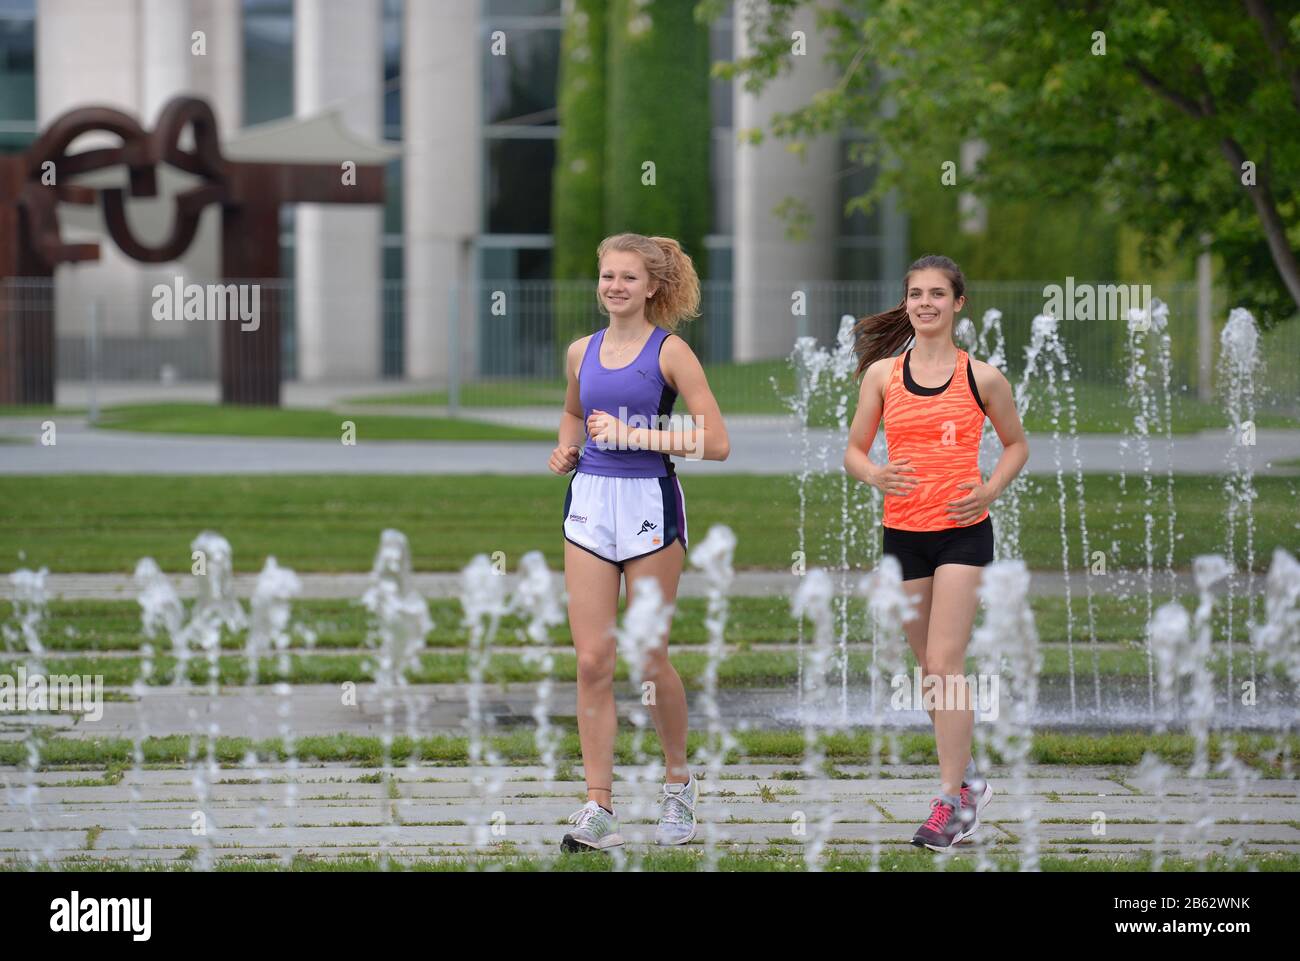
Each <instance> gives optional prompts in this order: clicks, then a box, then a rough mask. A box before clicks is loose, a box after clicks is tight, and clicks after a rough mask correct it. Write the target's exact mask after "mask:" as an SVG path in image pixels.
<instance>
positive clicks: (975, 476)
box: [882, 349, 989, 531]
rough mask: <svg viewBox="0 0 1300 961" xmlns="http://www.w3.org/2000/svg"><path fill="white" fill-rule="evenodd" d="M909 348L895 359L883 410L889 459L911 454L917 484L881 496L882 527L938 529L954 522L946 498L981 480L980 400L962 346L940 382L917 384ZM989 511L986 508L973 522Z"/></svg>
mask: <svg viewBox="0 0 1300 961" xmlns="http://www.w3.org/2000/svg"><path fill="white" fill-rule="evenodd" d="M911 354H912V351H911V350H910V349H909V350H907V351H906V352H904V353H902V354H900V355H899V356H897V357H895V358H894V366H893V369H892V370H891V371H890V374H889V385H888V386H887V387H886V388H885V404H884V410H883V414H882V416H883V418H884V426H885V441H886V443H887V445H888V447H889V460H890V462H891V463H892V462H893V461H896V460H898V459H899V458H902V457H910V458H911V466H912V467H914V468H916V473H915V474H914V475H913V476H914V477H915V478H916V481H917V484H916V486H915V487H914V488H913V489H912V490H911V491H910V492H908V493H907V494H904V495H903V496H902V497H899V496H898V495H896V494H886V495H885V516H884V526H885V527H892V528H894V529H895V530H901V531H939V530H948V529H951V528H954V527H956V526H957V525H956V524H955V523H953V520H952V515H951V514H950V513H948V510H947V508H948V502H949V501H955V500H960V499H961V498H963V497H965V496H966V495H967V494H969V493H970V488H963V487H958V486H957V485H958V484H960V483H962V482H964V481H974V482H975V483H977V484H978V483H981V482H982V478H981V477H980V467H979V454H980V436H981V435H982V434H983V433H984V405H983V402H982V401H981V400H980V399H979V391H978V389H977V388H976V386H975V376H974V373H973V372H972V371H971V368H970V358H969V357H968V356H967V354H966V351H964V350H960V349H959V350H958V351H957V366H956V367H954V368H953V372H952V377H950V378H949V380H948V383H946V384H944V385H943V386H942V387H921V386H920V385H918V384H917V383H916V382H915V381H914V380H912V376H911V364H910V358H911ZM988 516H989V512H988V511H987V510H986V511H985V512H984V513H983V514H982V515H981V516H980V517H978V518H976V520H975V521H973V522H972V523H975V524H978V523H980V521H982V520H984V518H985V517H988Z"/></svg>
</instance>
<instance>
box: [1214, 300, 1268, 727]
mask: <svg viewBox="0 0 1300 961" xmlns="http://www.w3.org/2000/svg"><path fill="white" fill-rule="evenodd" d="M1259 366H1260V358H1259V328H1257V327H1256V326H1255V318H1254V317H1252V316H1251V314H1250V311H1248V310H1246V309H1244V308H1242V307H1235V308H1233V309H1232V311H1231V312H1230V313H1229V314H1228V322H1227V324H1225V325H1224V328H1223V332H1222V334H1220V336H1219V384H1220V388H1221V390H1222V391H1223V394H1224V404H1225V406H1226V408H1227V413H1228V424H1229V426H1228V430H1229V432H1230V435H1231V438H1230V440H1231V443H1230V444H1229V445H1228V455H1227V456H1228V474H1227V476H1226V477H1225V478H1224V482H1223V483H1224V493H1225V494H1226V495H1227V499H1228V511H1227V524H1226V525H1225V526H1224V539H1225V541H1226V543H1225V545H1224V551H1225V553H1226V554H1227V556H1228V558H1229V560H1230V561H1232V560H1233V559H1234V558H1235V557H1236V538H1237V525H1238V523H1239V520H1238V518H1239V517H1240V523H1241V524H1242V526H1243V527H1244V528H1245V541H1246V543H1245V552H1246V557H1245V567H1246V597H1247V604H1248V610H1247V619H1248V620H1252V621H1253V620H1254V618H1255V591H1254V587H1255V497H1256V496H1257V494H1256V492H1255V462H1254V447H1255V375H1256V373H1257V372H1258V368H1259ZM1227 607H1228V610H1227V618H1228V626H1227V631H1228V715H1229V717H1231V716H1232V710H1233V703H1232V702H1233V700H1234V697H1233V692H1234V690H1235V685H1234V679H1233V663H1232V646H1233V630H1232V621H1233V607H1234V604H1233V585H1232V582H1231V581H1229V582H1228V600H1227ZM1250 679H1251V682H1252V684H1253V683H1254V681H1255V663H1254V659H1253V656H1252V660H1251V665H1250Z"/></svg>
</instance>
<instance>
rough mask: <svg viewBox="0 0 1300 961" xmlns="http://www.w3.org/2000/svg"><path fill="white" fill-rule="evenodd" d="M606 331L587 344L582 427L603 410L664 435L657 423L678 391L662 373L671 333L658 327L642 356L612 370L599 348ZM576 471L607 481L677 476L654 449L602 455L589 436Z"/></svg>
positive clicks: (581, 375)
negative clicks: (662, 356) (663, 354)
mask: <svg viewBox="0 0 1300 961" xmlns="http://www.w3.org/2000/svg"><path fill="white" fill-rule="evenodd" d="M608 329H609V328H608V327H604V328H602V329H601V330H598V331H596V333H595V334H593V335H592V338H591V340H589V341H588V342H587V351H586V353H584V354H583V355H582V366H580V367H579V368H578V397H579V399H580V400H581V401H582V415H583V421H584V424H585V422H586V418H588V417H590V416H591V412H592V411H593V410H596V409H599V410H603V411H605V413H607V414H612V415H613V416H614V417H617V418H619V419H620V420H622V421H624V422H626V423H628V424H629V426H632V427H649V428H652V429H655V430H662V429H663V425H662V424H661V423H660V422H659V421H658V420H657V419H656V418H658V417H661V416H667V415H668V414H671V413H672V410H673V402H674V401H676V400H677V392H676V391H675V390H673V389H672V388H671V387H669V386H668V382H667V381H665V380H664V377H663V374H662V373H661V372H660V370H659V353H660V351H661V350H662V349H663V345H664V340H665V338H667V337H668V335H669V332H668V331H666V330H664V329H663V328H662V327H656V328H655V329H654V330H653V331H651V332H650V336H649V337H648V338H647V339H646V342H645V344H644V345H643V346H642V348H641V353H639V354H637V356H636V359H635V360H633V361H632V362H631V363H630V364H628V365H627V366H626V367H616V368H614V369H613V370H611V369H609V368H608V367H605V366H604V365H603V364H601V362H600V345H601V344H602V343H604V341H605V331H606V330H608ZM577 470H578V471H580V472H582V473H585V474H601V475H604V476H606V477H666V476H668V475H670V474H674V473H676V471H675V470H674V469H673V462H672V460H671V459H670V458H669V456H668V455H667V454H664V453H662V452H660V451H654V450H631V449H628V450H618V449H616V448H613V447H610V448H608V449H604V450H602V449H601V448H600V447H599V446H598V445H597V444H596V442H595V441H593V440H592V439H591V438H590V437H588V438H587V443H586V445H585V446H584V447H583V448H582V457H580V458H579V459H578V467H577Z"/></svg>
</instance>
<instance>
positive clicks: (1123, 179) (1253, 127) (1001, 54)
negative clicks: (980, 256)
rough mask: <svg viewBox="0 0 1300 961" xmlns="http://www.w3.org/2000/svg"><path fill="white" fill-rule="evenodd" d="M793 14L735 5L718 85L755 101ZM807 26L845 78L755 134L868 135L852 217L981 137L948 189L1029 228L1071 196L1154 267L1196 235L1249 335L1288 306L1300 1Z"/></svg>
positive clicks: (911, 13)
mask: <svg viewBox="0 0 1300 961" xmlns="http://www.w3.org/2000/svg"><path fill="white" fill-rule="evenodd" d="M807 2H809V0H768V2H767V3H765V4H762V5H754V6H753V7H752V8H747V10H748V12H747V14H746V16H747V20H748V23H749V30H750V33H751V36H752V38H753V40H754V43H755V47H754V51H753V53H752V55H751V56H748V57H746V58H742V59H740V60H738V61H737V62H735V63H733V64H724V65H719V66H718V67H717V68H716V69H717V72H718V73H719V75H721V76H731V77H735V78H744V82H745V84H746V86H747V87H748V88H749V89H754V90H757V89H761V88H762V86H763V84H764V83H766V82H767V80H769V79H771V78H772V77H774V76H776V75H777V73H778V72H779V71H780V70H781V69H782V68H783V67H784V66H785V65H786V63H787V61H788V59H789V57H790V56H791V52H790V36H789V34H790V31H789V22H790V15H791V13H792V12H793V11H794V10H795V9H796V8H798V7H800V6H802V5H803V4H805V3H807ZM700 6H701V13H702V15H704V16H711V15H714V14H716V13H718V12H720V11H721V9H722V7H723V0H702V3H701V5H700ZM738 15H740V13H739V8H738ZM818 29H819V31H823V32H824V33H825V35H826V36H827V38H828V40H829V42H830V45H831V50H832V54H831V56H832V59H833V61H834V62H835V63H836V64H837V65H838V66H839V68H840V69H841V70H842V71H843V73H842V80H841V83H840V84H839V85H838V86H837V87H836V88H834V89H832V90H827V91H822V92H821V93H820V94H819V95H818V96H817V97H815V98H814V99H813V102H812V103H809V104H807V105H806V106H804V107H803V108H801V109H799V110H797V111H793V112H791V113H787V114H783V115H779V116H777V117H775V118H774V120H773V123H772V126H771V130H770V133H771V134H772V135H775V136H778V137H783V138H792V139H796V140H797V139H800V138H803V137H806V136H812V135H815V134H817V133H821V132H824V131H827V130H833V129H843V128H845V127H857V128H860V129H862V130H863V131H865V133H866V134H867V137H868V139H867V140H866V141H865V142H864V143H863V144H862V145H861V146H860V147H858V148H856V149H855V153H854V159H855V160H857V161H858V162H861V163H867V164H871V165H875V166H879V168H880V169H881V170H882V174H881V176H880V177H879V178H877V181H876V183H875V184H874V186H873V187H872V188H871V190H869V191H868V192H866V193H865V194H863V195H861V196H860V197H858V198H855V199H854V201H853V202H851V204H850V208H851V209H852V208H861V209H864V210H865V209H869V208H870V207H871V206H872V205H873V204H874V203H875V202H877V201H878V200H879V198H880V197H881V196H883V194H884V192H885V191H886V190H888V189H889V188H890V187H899V188H900V189H902V190H903V191H904V192H905V193H906V190H907V186H908V182H909V180H911V179H912V178H918V177H919V178H923V179H925V178H932V181H931V182H935V183H937V182H938V180H939V177H940V173H941V171H940V170H938V169H935V167H934V163H933V162H934V154H935V152H936V151H941V150H952V149H953V145H954V144H959V143H961V142H963V141H966V140H970V139H978V140H982V141H984V142H985V143H986V144H987V145H988V148H989V149H988V153H987V154H986V155H985V157H984V159H983V161H982V162H981V163H980V164H979V166H978V169H977V170H976V171H974V172H972V173H968V172H966V171H961V172H960V178H959V180H958V183H957V184H956V185H955V189H956V190H970V191H972V192H974V193H975V194H977V195H979V196H981V197H984V198H987V199H989V200H990V201H997V200H1001V201H1012V202H1020V203H1027V204H1030V205H1031V206H1032V208H1033V209H1036V210H1038V211H1041V215H1042V216H1043V217H1050V216H1051V215H1052V212H1053V211H1054V210H1055V209H1057V205H1059V204H1062V203H1068V202H1077V201H1079V200H1080V199H1085V200H1087V201H1088V202H1090V203H1092V204H1094V205H1098V206H1102V207H1107V208H1110V209H1115V210H1118V211H1119V212H1120V215H1121V216H1122V218H1123V221H1124V223H1125V224H1126V225H1128V226H1129V227H1131V228H1133V229H1135V230H1137V231H1138V232H1139V233H1140V234H1141V235H1142V237H1143V238H1144V241H1143V248H1142V252H1143V254H1144V255H1145V256H1147V257H1149V258H1150V259H1151V260H1152V261H1153V262H1155V263H1159V262H1160V261H1161V260H1162V259H1163V258H1164V257H1165V256H1166V255H1167V248H1168V247H1169V244H1168V243H1167V242H1168V240H1169V239H1170V238H1173V245H1172V246H1173V250H1174V253H1175V254H1176V255H1178V256H1181V257H1183V258H1185V259H1186V260H1190V259H1191V258H1192V256H1194V255H1195V254H1196V253H1199V252H1200V250H1201V246H1200V244H1201V237H1202V236H1203V235H1206V234H1208V235H1209V236H1210V238H1211V249H1212V250H1213V251H1214V252H1215V253H1216V254H1218V255H1219V259H1220V261H1221V262H1222V264H1223V266H1224V271H1225V274H1226V277H1225V280H1226V282H1227V285H1228V287H1229V290H1230V294H1231V297H1232V301H1233V302H1234V303H1243V304H1245V305H1247V306H1249V307H1251V308H1252V309H1253V310H1255V312H1256V313H1257V315H1258V316H1259V318H1260V321H1261V324H1263V325H1264V326H1270V325H1272V324H1274V323H1276V322H1277V321H1279V320H1281V319H1284V318H1285V317H1288V316H1291V315H1292V314H1294V313H1295V311H1296V309H1297V307H1300V266H1298V265H1297V258H1296V253H1295V250H1296V246H1297V241H1298V240H1300V223H1297V221H1298V220H1300V217H1297V213H1298V211H1297V202H1298V198H1297V190H1298V189H1300V177H1297V174H1298V173H1300V55H1298V54H1297V47H1298V46H1300V0H1275V2H1272V3H1270V2H1268V0H1242V3H1240V4H1236V3H1229V2H1224V0H1181V2H1179V3H1177V4H1170V5H1165V4H1161V3H1158V2H1153V0H1093V2H1089V3H1086V4H1079V5H1073V4H1061V3H1058V2H1055V0H982V2H979V3H970V2H968V0H919V2H908V0H844V2H843V3H842V4H840V5H839V6H838V7H837V8H834V9H819V12H818ZM886 105H887V109H885V108H884V107H885V106H886ZM763 135H764V132H761V131H754V132H751V139H761V137H762V136H763ZM948 159H949V160H952V161H954V162H955V161H957V159H958V158H957V156H956V155H955V153H954V154H952V155H950V156H949V158H948ZM948 189H949V190H954V187H949V188H948ZM954 192H955V191H954Z"/></svg>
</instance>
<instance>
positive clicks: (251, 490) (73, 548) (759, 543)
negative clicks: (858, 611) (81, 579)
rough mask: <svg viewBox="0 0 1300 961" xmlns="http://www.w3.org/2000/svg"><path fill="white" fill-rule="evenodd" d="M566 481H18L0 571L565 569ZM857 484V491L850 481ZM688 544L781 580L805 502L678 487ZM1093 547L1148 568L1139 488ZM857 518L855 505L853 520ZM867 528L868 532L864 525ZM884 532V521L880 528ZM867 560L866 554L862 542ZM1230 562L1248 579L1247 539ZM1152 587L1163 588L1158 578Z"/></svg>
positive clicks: (1052, 544) (792, 488)
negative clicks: (382, 551)
mask: <svg viewBox="0 0 1300 961" xmlns="http://www.w3.org/2000/svg"><path fill="white" fill-rule="evenodd" d="M840 483H841V482H840V480H839V478H838V477H836V476H835V475H827V476H824V477H818V478H815V479H814V480H813V481H812V482H811V483H810V485H809V491H808V510H809V517H810V518H812V519H813V520H812V522H811V523H810V525H809V529H808V540H807V545H808V551H809V556H808V566H809V567H814V566H829V565H831V564H833V563H837V562H838V558H839V545H838V537H839V535H840V532H841V530H842V527H841V526H840V521H839V517H840V513H839V511H840V506H839V505H840ZM1296 483H1297V482H1296V480H1295V479H1294V478H1289V477H1257V478H1255V485H1256V491H1257V499H1256V501H1255V504H1254V509H1255V517H1256V527H1255V545H1254V567H1255V569H1256V570H1257V571H1260V572H1263V571H1265V570H1266V569H1267V565H1268V563H1269V559H1270V557H1271V555H1272V552H1273V549H1274V548H1275V547H1284V548H1287V549H1288V550H1292V551H1294V550H1295V548H1296V543H1297V539H1298V538H1297V527H1296V510H1295V505H1296ZM567 484H568V479H567V478H564V477H552V476H520V477H513V476H502V475H477V476H464V477H449V476H437V475H434V476H427V477H422V476H388V475H385V476H365V475H347V476H321V475H277V476H274V477H264V476H250V475H232V476H180V477H169V476H160V475H145V476H131V475H127V476H76V475H56V476H21V477H20V476H9V477H0V498H3V503H4V504H5V511H4V514H3V516H2V517H0V572H5V571H11V570H14V569H16V568H18V567H35V568H39V567H41V566H46V567H48V568H49V569H50V570H52V571H87V572H93V571H117V572H120V573H127V574H129V573H131V572H132V571H134V569H135V564H136V562H137V561H138V560H139V559H140V558H141V557H144V556H152V557H153V558H154V559H155V560H157V561H158V563H159V564H160V565H161V566H162V567H163V569H164V570H170V571H178V570H188V569H189V565H190V546H189V545H190V542H191V541H192V540H193V539H194V537H195V536H196V535H197V534H198V533H199V532H200V531H202V530H205V529H212V530H216V531H219V532H220V533H222V534H224V535H225V536H226V537H227V538H228V539H229V540H230V542H231V545H232V547H233V549H234V563H235V569H236V570H237V571H258V570H260V569H261V567H262V564H263V562H264V560H265V558H266V557H267V555H274V556H275V557H276V559H277V560H278V561H279V562H280V564H282V565H283V566H286V567H291V568H293V569H295V570H299V571H366V570H369V569H370V567H371V563H372V561H373V559H374V554H375V551H376V549H377V548H378V546H379V535H380V532H381V531H383V530H384V529H385V528H388V527H394V528H397V529H398V530H401V531H403V532H405V533H406V535H407V536H408V537H409V538H410V541H411V546H412V553H413V561H414V565H415V568H416V569H417V570H424V571H454V570H460V569H461V568H462V567H464V566H465V564H466V563H468V562H469V560H470V559H471V558H472V557H473V556H474V555H475V554H478V553H492V552H494V551H502V552H504V554H505V557H506V563H507V566H508V568H509V569H510V570H514V569H516V568H517V567H518V563H519V558H520V556H521V555H522V554H523V553H524V552H526V551H529V550H540V551H542V552H543V553H544V554H545V556H546V560H547V562H548V563H549V564H550V566H551V567H552V569H555V570H558V569H559V568H560V567H561V565H562V563H563V557H564V553H563V544H564V541H563V538H562V536H561V531H560V527H561V513H562V509H563V503H564V493H565V489H566V486H567ZM850 486H852V482H850ZM1055 486H1056V485H1055V481H1054V480H1051V479H1049V478H1032V479H1031V485H1030V489H1029V491H1028V492H1027V494H1026V496H1025V498H1024V500H1023V503H1022V508H1021V526H1022V533H1021V554H1022V556H1023V557H1024V559H1025V561H1026V563H1027V564H1028V565H1029V566H1030V567H1031V568H1036V569H1041V570H1057V571H1059V570H1060V569H1061V541H1060V533H1059V525H1060V523H1061V522H1060V517H1059V514H1058V508H1057V503H1056V502H1057V494H1056V490H1055ZM683 487H684V489H685V492H686V502H687V510H688V515H689V520H690V529H691V533H692V541H693V543H698V542H699V541H700V539H702V538H703V537H704V535H705V534H706V533H707V532H708V530H709V528H710V527H711V526H712V525H714V524H725V525H727V526H729V527H730V528H731V529H732V530H733V531H734V532H735V534H736V536H737V538H738V545H737V548H736V557H735V565H736V567H738V568H741V569H746V568H748V569H752V568H766V569H782V570H788V569H790V566H791V561H792V557H791V554H792V552H793V551H795V549H796V547H797V545H798V533H797V523H796V522H797V517H798V495H797V488H796V485H795V482H794V480H793V479H792V478H789V477H785V476H758V475H746V474H732V475H709V476H698V477H690V478H687V479H686V480H685V481H684V482H683ZM1084 491H1085V498H1086V503H1087V505H1088V526H1089V533H1090V545H1089V546H1090V549H1091V550H1092V551H1102V552H1104V553H1105V555H1106V557H1105V560H1106V564H1107V566H1108V570H1111V571H1113V570H1115V569H1116V568H1118V567H1121V566H1122V567H1137V566H1140V565H1144V564H1145V553H1144V551H1143V549H1142V538H1143V530H1144V526H1145V525H1144V521H1143V517H1144V514H1145V512H1146V510H1147V508H1146V507H1145V506H1144V504H1143V498H1142V490H1141V485H1140V484H1137V483H1135V482H1134V480H1133V478H1131V477H1130V478H1129V480H1128V485H1127V490H1126V492H1121V490H1120V488H1119V483H1118V479H1117V477H1115V476H1114V475H1108V474H1088V475H1085V484H1084ZM1174 501H1175V508H1176V510H1177V512H1178V522H1177V531H1178V534H1179V539H1177V540H1176V542H1175V545H1174V565H1175V567H1178V568H1180V569H1185V568H1188V567H1189V566H1190V565H1191V562H1192V558H1193V557H1194V556H1196V555H1198V554H1204V553H1213V552H1221V551H1223V550H1224V534H1223V531H1224V520H1223V517H1224V493H1223V482H1222V479H1221V478H1218V477H1214V476H1197V475H1183V476H1180V477H1178V478H1177V480H1176V483H1175V487H1174ZM1066 502H1067V503H1066V514H1067V529H1068V530H1070V531H1072V533H1071V541H1070V550H1071V558H1072V560H1071V568H1072V569H1073V570H1074V571H1075V572H1076V574H1078V576H1077V577H1076V578H1075V580H1074V584H1075V590H1076V591H1082V590H1083V589H1084V579H1083V577H1082V574H1081V573H1079V571H1080V561H1079V560H1078V558H1080V557H1081V548H1080V544H1079V539H1078V522H1077V519H1076V509H1075V506H1074V505H1075V496H1074V491H1073V481H1072V480H1070V482H1069V485H1068V487H1067V497H1066ZM1163 502H1164V492H1163V489H1162V488H1161V486H1160V484H1159V482H1157V487H1156V501H1155V507H1154V510H1155V512H1156V516H1157V524H1156V530H1155V536H1156V538H1157V540H1156V563H1157V578H1158V577H1159V567H1160V565H1161V564H1162V563H1163V558H1164V546H1163V542H1162V541H1161V540H1160V538H1161V536H1162V533H1163V517H1161V516H1160V508H1161V506H1162V504H1163ZM850 511H851V513H850V516H852V511H853V509H852V507H851V508H850ZM864 523H865V522H864ZM877 523H878V522H877ZM855 533H856V535H857V536H858V538H859V544H858V546H856V547H852V548H851V549H850V550H849V560H850V564H851V565H854V566H856V567H858V568H861V567H862V566H863V565H864V564H866V563H868V562H870V561H871V558H872V557H874V556H875V554H878V552H879V541H880V531H879V529H878V527H872V528H871V529H866V530H856V529H855ZM868 543H869V544H870V545H871V550H872V552H874V553H869V552H868V550H867V547H866V546H865V545H866V544H868ZM1235 562H1236V564H1237V566H1238V567H1239V568H1244V566H1245V548H1244V537H1243V536H1241V534H1240V533H1239V535H1238V537H1237V539H1236V557H1235ZM1156 586H1157V587H1159V581H1158V579H1157V585H1156Z"/></svg>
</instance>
